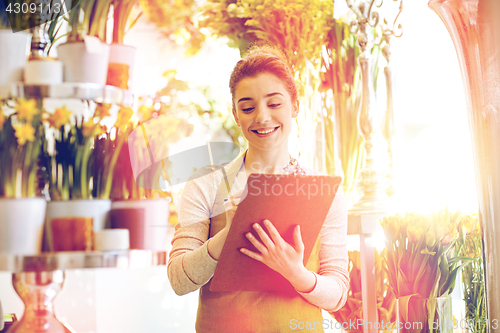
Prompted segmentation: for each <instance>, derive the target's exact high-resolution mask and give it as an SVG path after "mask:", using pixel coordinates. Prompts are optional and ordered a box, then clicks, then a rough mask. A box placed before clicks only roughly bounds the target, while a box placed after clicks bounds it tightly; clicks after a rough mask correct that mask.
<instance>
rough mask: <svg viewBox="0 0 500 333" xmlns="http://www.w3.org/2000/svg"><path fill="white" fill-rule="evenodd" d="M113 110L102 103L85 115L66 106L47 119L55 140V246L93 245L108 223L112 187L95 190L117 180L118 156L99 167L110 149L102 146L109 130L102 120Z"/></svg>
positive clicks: (50, 163) (51, 237)
mask: <svg viewBox="0 0 500 333" xmlns="http://www.w3.org/2000/svg"><path fill="white" fill-rule="evenodd" d="M109 110H110V106H109V105H105V104H98V105H97V106H96V108H95V112H94V115H93V116H92V117H91V118H90V119H87V120H84V119H83V118H82V117H79V118H76V117H74V116H73V115H72V113H71V111H69V110H67V109H66V107H64V106H63V107H61V108H58V109H56V110H55V111H54V113H52V114H51V115H50V116H49V117H47V119H46V120H47V123H48V125H49V127H50V131H51V133H52V135H53V141H54V146H53V147H50V146H49V145H48V144H45V145H44V157H45V159H44V161H45V163H44V164H45V167H46V170H47V177H48V182H49V194H50V198H51V201H50V202H49V203H48V207H47V219H46V235H47V243H48V245H49V248H50V249H51V250H91V249H92V246H93V233H94V232H95V231H99V230H102V229H104V228H105V225H106V223H107V220H108V215H109V210H110V208H111V201H110V200H109V190H108V191H101V192H99V193H98V195H95V189H96V188H106V187H108V188H109V187H110V185H106V184H108V183H110V182H111V179H112V175H113V168H114V165H115V161H116V158H117V156H116V155H114V156H109V157H106V165H105V166H104V167H100V168H97V167H96V164H97V163H96V160H99V159H101V158H102V155H103V154H105V153H107V152H101V151H99V150H98V149H96V147H95V142H96V140H98V137H99V136H101V135H105V133H106V131H107V129H106V128H105V126H103V125H102V124H101V121H102V119H103V118H106V117H109V116H110V113H109ZM93 145H94V147H93ZM63 235H64V236H65V237H62V236H63ZM71 237H74V239H73V241H72V242H68V241H67V238H71Z"/></svg>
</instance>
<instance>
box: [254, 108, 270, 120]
mask: <svg viewBox="0 0 500 333" xmlns="http://www.w3.org/2000/svg"><path fill="white" fill-rule="evenodd" d="M270 120H271V110H270V109H269V108H268V107H267V105H262V106H259V107H257V114H256V116H255V121H256V122H257V123H261V124H262V123H265V122H268V121H270Z"/></svg>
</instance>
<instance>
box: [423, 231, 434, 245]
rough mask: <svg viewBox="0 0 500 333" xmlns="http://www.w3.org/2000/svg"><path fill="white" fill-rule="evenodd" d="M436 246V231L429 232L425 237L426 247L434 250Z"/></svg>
mask: <svg viewBox="0 0 500 333" xmlns="http://www.w3.org/2000/svg"><path fill="white" fill-rule="evenodd" d="M434 244H436V234H435V233H434V231H432V230H429V231H427V234H426V235H425V245H427V247H428V248H432V247H433V246H434Z"/></svg>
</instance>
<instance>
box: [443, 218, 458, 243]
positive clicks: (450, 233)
mask: <svg viewBox="0 0 500 333" xmlns="http://www.w3.org/2000/svg"><path fill="white" fill-rule="evenodd" d="M457 234H458V230H457V225H456V224H455V223H451V222H448V223H446V224H445V225H444V235H443V239H442V240H441V244H443V245H447V244H450V243H451V241H452V240H453V239H455V236H456V235H457Z"/></svg>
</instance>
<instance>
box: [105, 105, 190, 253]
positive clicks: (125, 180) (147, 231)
mask: <svg viewBox="0 0 500 333" xmlns="http://www.w3.org/2000/svg"><path fill="white" fill-rule="evenodd" d="M160 110H161V108H160ZM160 110H158V111H156V110H155V109H154V108H148V107H146V106H144V105H143V106H141V108H140V120H141V121H140V123H139V124H138V125H137V126H136V128H135V130H138V131H142V130H143V129H144V130H146V131H147V135H148V137H151V138H154V142H150V144H151V148H152V149H153V150H154V152H153V155H154V156H159V155H162V154H163V156H166V155H165V154H167V152H168V145H169V144H171V143H174V142H175V141H177V140H178V139H180V138H181V137H183V136H185V135H188V134H189V133H190V132H191V131H192V125H190V124H188V123H187V120H186V119H183V118H179V117H176V114H175V113H174V114H172V115H171V114H168V113H166V109H163V112H162V111H160ZM155 112H156V113H157V114H156V117H154V116H153V114H154V113H155ZM130 132H131V131H130ZM130 132H128V133H127V132H124V133H123V134H124V135H126V136H127V137H128V136H129V134H130ZM129 143H130V144H133V143H132V142H129V141H127V142H125V143H124V145H123V147H122V149H121V151H120V154H119V157H118V163H117V167H116V168H115V170H114V172H115V173H114V176H113V184H112V191H111V198H112V199H113V203H112V210H111V227H112V228H126V229H129V232H130V248H136V249H137V248H138V249H150V250H157V251H165V250H166V249H167V246H168V244H167V240H168V233H169V232H171V231H172V230H171V225H170V224H169V222H168V221H169V211H170V203H171V202H172V198H171V195H170V193H169V192H170V190H169V189H167V188H166V187H163V188H160V186H161V185H162V184H160V183H159V182H160V181H161V180H160V179H158V180H155V181H157V182H158V185H159V186H155V187H154V188H153V187H149V188H145V187H144V186H142V184H143V183H145V182H143V181H141V180H139V179H134V173H133V165H132V164H133V163H136V162H137V161H136V160H134V159H131V158H130V156H131V155H130V153H129V151H130V149H134V147H130V146H129ZM158 143H161V144H160V145H158ZM160 151H161V152H160ZM135 157H136V158H140V159H141V160H142V159H149V158H150V157H149V156H135ZM165 167H166V166H165V165H163V164H160V163H156V164H155V165H151V168H157V169H158V170H157V172H153V174H163V175H164V176H163V177H164V179H166V178H167V176H166V173H165V172H163V171H164V170H163V168H165ZM138 184H139V185H138ZM166 186H167V187H168V185H166Z"/></svg>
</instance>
